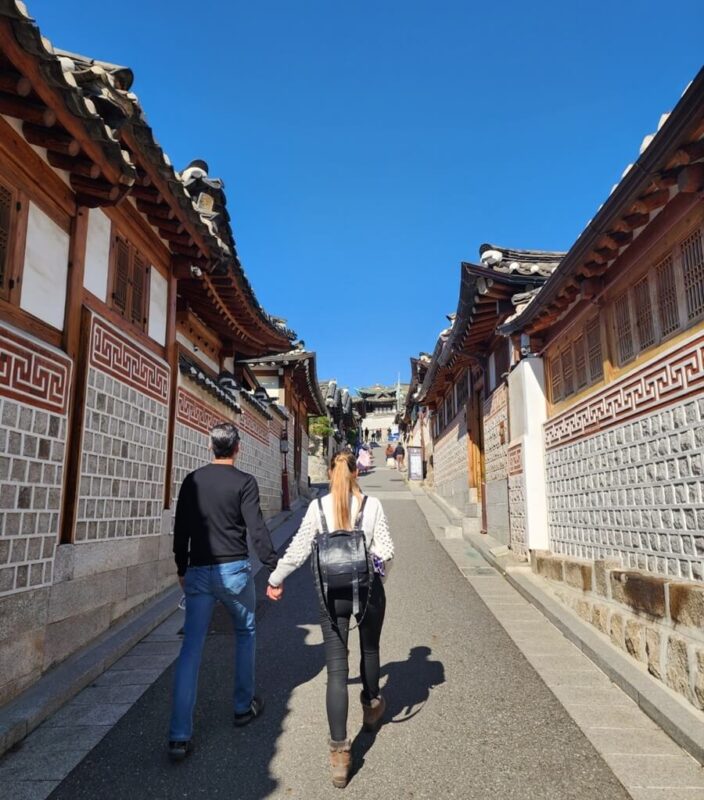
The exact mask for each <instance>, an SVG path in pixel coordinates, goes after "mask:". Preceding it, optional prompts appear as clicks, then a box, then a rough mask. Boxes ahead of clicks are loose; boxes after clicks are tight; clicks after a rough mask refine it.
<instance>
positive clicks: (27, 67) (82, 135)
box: [0, 19, 124, 183]
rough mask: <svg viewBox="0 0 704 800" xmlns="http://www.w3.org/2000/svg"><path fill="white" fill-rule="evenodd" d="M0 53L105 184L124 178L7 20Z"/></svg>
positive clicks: (1, 28)
mask: <svg viewBox="0 0 704 800" xmlns="http://www.w3.org/2000/svg"><path fill="white" fill-rule="evenodd" d="M0 50H1V51H2V52H3V53H4V54H5V56H6V57H7V58H8V59H9V60H10V61H11V62H12V64H13V66H14V68H15V69H16V70H17V71H18V72H20V73H22V74H23V75H24V76H25V77H27V78H28V79H29V81H30V83H31V84H32V88H33V89H34V92H35V94H36V95H37V96H38V98H39V99H40V100H41V101H42V102H43V103H44V104H45V105H46V106H47V107H48V108H50V109H51V110H52V111H53V112H54V113H55V114H56V120H57V122H59V123H60V124H61V125H62V126H63V127H64V128H65V129H66V131H67V133H68V134H69V135H70V136H71V137H73V138H74V139H76V140H77V141H78V142H79V145H80V148H82V149H83V150H84V151H85V154H86V156H87V157H88V158H90V159H91V160H92V161H95V162H96V164H98V166H99V167H100V171H101V172H102V173H103V175H104V176H105V178H106V180H107V181H108V182H110V183H119V182H120V181H121V180H122V179H123V178H124V173H123V171H122V169H121V168H120V167H119V166H117V165H115V164H114V163H113V162H112V161H111V160H110V159H109V158H108V157H107V155H106V154H105V153H104V152H103V149H102V147H101V146H100V144H99V143H98V142H96V141H95V140H94V139H93V137H92V136H91V135H90V134H89V133H88V131H87V130H86V127H85V125H84V123H83V121H82V120H81V119H80V118H78V117H76V116H75V115H74V114H73V113H72V112H71V111H69V109H68V108H66V104H65V102H64V98H63V96H62V94H61V92H60V91H59V90H57V89H54V88H53V87H52V86H50V85H49V84H48V83H47V81H46V78H45V77H44V74H43V72H42V68H43V67H42V64H41V63H40V60H39V59H38V58H36V57H35V56H33V55H31V54H30V53H28V52H26V51H25V50H24V48H23V47H22V46H21V45H20V44H19V42H18V41H17V40H16V39H15V33H14V30H13V27H12V23H11V22H10V20H9V19H0ZM71 155H78V153H77V152H76V153H72V154H71Z"/></svg>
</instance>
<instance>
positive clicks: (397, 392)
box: [357, 384, 408, 437]
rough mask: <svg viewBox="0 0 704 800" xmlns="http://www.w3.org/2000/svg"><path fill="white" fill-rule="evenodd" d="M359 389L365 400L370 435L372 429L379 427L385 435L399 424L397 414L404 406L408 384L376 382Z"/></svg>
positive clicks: (365, 412) (365, 425)
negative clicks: (390, 384) (373, 384)
mask: <svg viewBox="0 0 704 800" xmlns="http://www.w3.org/2000/svg"><path fill="white" fill-rule="evenodd" d="M357 391H358V392H359V396H360V397H361V398H362V400H363V402H364V414H365V423H364V427H365V428H369V431H370V435H371V431H375V430H377V429H379V430H381V431H382V435H383V436H384V437H385V436H386V433H387V430H388V429H390V428H392V427H393V426H396V425H397V415H398V412H399V410H400V409H401V408H403V404H404V402H405V399H406V393H407V391H408V385H407V384H399V385H396V386H383V385H381V384H376V385H375V386H368V387H366V388H363V389H358V390H357Z"/></svg>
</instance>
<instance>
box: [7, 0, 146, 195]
mask: <svg viewBox="0 0 704 800" xmlns="http://www.w3.org/2000/svg"><path fill="white" fill-rule="evenodd" d="M13 5H14V4H13ZM18 36H21V37H22V38H23V40H24V41H23V43H22V44H20V42H19V41H18V39H17V37H18ZM35 39H36V41H35ZM49 46H50V45H49ZM0 51H2V54H3V55H4V56H5V57H6V58H7V60H8V61H9V62H11V64H12V65H13V67H14V68H15V69H16V70H17V71H18V73H19V74H20V75H22V76H24V77H25V78H26V79H27V80H28V81H29V83H30V85H31V93H30V94H26V95H23V94H22V91H23V89H22V88H21V86H20V84H17V92H16V94H15V100H16V104H17V109H16V111H15V112H14V113H12V114H8V115H11V116H14V117H16V118H19V119H23V120H24V123H25V125H31V126H36V127H40V128H41V127H42V126H43V127H44V128H46V138H47V144H48V145H49V146H48V147H47V150H48V152H50V153H52V152H55V153H58V154H59V155H60V156H68V157H70V158H73V159H76V163H77V164H81V163H84V162H83V161H82V159H87V160H88V161H89V163H90V162H92V163H94V164H95V165H96V166H97V167H98V168H99V170H100V173H101V174H102V176H103V178H104V180H105V181H106V182H107V184H108V185H110V184H113V185H114V186H120V185H123V186H129V185H131V184H132V182H133V181H134V178H135V169H134V167H133V166H132V165H131V164H130V163H129V162H128V161H127V160H126V159H125V157H124V154H123V153H122V152H121V150H120V147H119V144H118V143H117V142H116V141H114V140H113V139H111V137H109V136H108V135H107V134H106V132H105V130H104V125H103V123H102V120H101V119H100V117H99V115H98V114H97V113H96V110H95V108H94V107H91V105H92V104H89V103H87V102H86V101H85V99H84V98H82V97H81V95H80V93H79V91H78V88H77V87H75V86H72V85H71V84H70V83H69V81H68V80H67V79H66V78H65V77H64V76H63V75H60V74H59V73H60V71H61V67H60V65H59V64H58V61H56V60H55V59H54V57H53V55H52V54H51V53H50V52H49V51H47V50H46V49H45V42H44V41H43V40H42V39H41V37H40V35H39V31H38V30H37V29H36V26H34V23H33V21H31V20H29V19H28V18H20V15H19V14H17V12H16V11H15V13H14V14H9V13H8V12H6V13H5V14H4V15H0ZM42 51H43V52H42ZM49 62H53V63H49ZM51 73H56V74H55V75H53V79H52V80H48V78H47V76H48V75H49V74H51ZM62 83H63V84H64V85H62ZM4 88H5V89H7V88H9V87H8V86H7V85H6V86H5V87H4ZM42 109H47V110H49V111H50V112H51V114H50V115H43V116H42V117H39V118H38V117H37V111H38V112H39V113H40V114H41V111H42ZM52 120H53V121H52ZM38 122H39V123H40V124H39V125H37V123H38ZM49 122H50V123H51V124H47V123H49ZM91 128H92V130H91ZM100 129H103V130H102V138H103V140H102V141H98V140H97V139H96V135H95V134H96V131H97V130H100ZM52 134H54V136H53V139H54V141H52ZM52 145H54V146H52ZM74 174H75V175H77V176H78V177H80V178H84V179H85V180H87V181H89V182H90V181H91V180H93V179H92V178H90V176H89V177H85V176H83V175H80V172H79V171H76V172H75V173H74ZM87 185H90V183H89V184H87ZM118 197H119V191H117V192H115V196H114V199H115V200H117V199H118Z"/></svg>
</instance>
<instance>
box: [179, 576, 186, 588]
mask: <svg viewBox="0 0 704 800" xmlns="http://www.w3.org/2000/svg"><path fill="white" fill-rule="evenodd" d="M178 585H179V586H180V587H181V589H183V588H185V586H186V576H185V575H179V576H178Z"/></svg>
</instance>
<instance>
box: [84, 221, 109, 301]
mask: <svg viewBox="0 0 704 800" xmlns="http://www.w3.org/2000/svg"><path fill="white" fill-rule="evenodd" d="M110 228H111V223H110V220H109V219H108V218H107V217H106V216H105V214H104V213H103V212H102V211H101V210H100V209H99V208H92V209H90V213H89V216H88V238H87V241H86V263H85V272H84V274H83V285H84V286H85V288H86V289H88V291H89V292H92V293H93V294H94V295H95V296H96V297H99V298H100V299H101V300H102V301H103V302H107V299H108V269H109V266H110Z"/></svg>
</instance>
